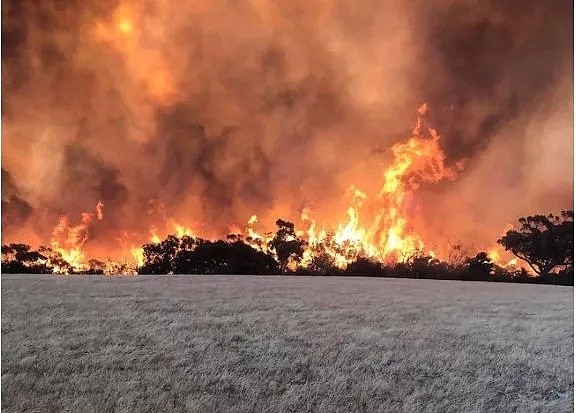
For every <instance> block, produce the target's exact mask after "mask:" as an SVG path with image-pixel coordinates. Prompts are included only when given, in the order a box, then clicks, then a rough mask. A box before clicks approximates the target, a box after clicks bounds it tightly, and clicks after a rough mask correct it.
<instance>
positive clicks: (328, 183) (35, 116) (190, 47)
mask: <svg viewBox="0 0 576 413" xmlns="http://www.w3.org/2000/svg"><path fill="white" fill-rule="evenodd" d="M572 7H573V5H572V3H571V2H570V1H564V0H558V1H553V2H542V1H535V0H534V1H507V2H499V1H488V0H470V1H449V0H434V1H410V2H398V1H381V0H359V1H350V0H347V1H344V0H340V1H337V0H332V1H330V0H324V1H304V0H293V1H283V2H267V1H262V0H252V1H245V2H239V1H218V2H215V1H200V0H195V1H189V2H172V1H167V0H165V1H128V0H126V1H117V0H114V1H113V0H110V1H108V0H106V1H101V0H99V1H95V0H93V1H64V0H61V1H55V0H51V1H50V0H45V1H33V0H7V1H4V2H3V3H2V16H3V19H2V46H3V47H2V74H3V76H2V103H3V105H2V124H3V133H2V148H3V152H2V170H3V173H2V181H3V185H4V186H5V187H9V188H10V190H9V191H8V192H9V194H5V191H3V193H2V203H3V213H2V218H3V219H2V226H3V229H4V236H5V238H10V236H11V231H12V233H14V234H16V233H18V234H19V235H20V234H21V233H22V231H21V230H22V229H23V228H25V229H27V230H28V231H29V232H31V233H32V232H33V233H34V234H36V235H37V236H39V237H40V238H41V239H42V238H45V237H46V236H49V234H50V232H51V230H52V227H53V223H55V222H56V219H57V216H59V215H62V214H68V215H69V216H70V217H71V219H76V218H75V217H78V216H79V214H80V213H81V212H84V211H87V210H92V209H94V206H95V205H96V203H97V202H98V201H102V202H104V211H105V212H104V215H105V218H104V220H103V221H102V223H101V224H99V225H100V226H101V227H100V228H99V230H98V231H96V234H98V236H100V237H104V236H111V235H113V234H117V233H119V232H121V231H128V232H134V233H138V234H144V235H145V234H147V232H148V229H149V227H150V225H157V224H158V222H157V221H158V217H159V216H160V215H162V216H163V217H164V218H165V217H171V218H173V219H174V220H177V221H179V222H183V223H190V225H191V223H194V225H196V226H198V227H200V229H203V230H204V231H213V232H215V233H222V231H226V230H227V229H228V228H229V226H230V225H242V224H244V223H245V222H246V220H247V219H248V217H250V215H252V214H254V213H255V214H258V215H259V217H260V218H261V219H260V221H261V222H269V224H270V225H269V227H271V226H272V225H273V222H274V221H275V219H276V218H278V217H280V216H281V217H284V218H288V219H293V220H296V219H297V217H298V216H299V212H300V210H301V209H302V208H303V207H309V208H311V210H312V211H313V212H314V211H315V212H316V217H317V218H318V219H322V217H324V218H325V219H326V221H327V223H329V224H334V223H336V222H337V221H338V219H340V218H342V215H343V213H344V218H345V206H346V205H347V203H348V202H349V201H350V200H349V199H348V198H346V195H345V193H346V188H347V187H349V186H350V185H355V186H356V187H358V188H361V189H363V190H366V191H367V192H368V193H370V192H372V193H374V191H377V189H378V187H379V185H381V183H382V167H383V166H385V165H386V163H387V162H389V161H390V156H391V155H390V154H389V151H388V148H389V147H390V146H391V145H392V144H394V143H396V142H398V141H400V140H402V139H406V138H408V137H409V136H410V131H411V129H412V127H413V126H414V120H415V114H416V109H417V108H418V107H419V106H420V105H421V104H422V103H424V102H426V103H428V105H429V107H430V121H431V123H432V124H433V126H434V128H435V129H437V130H438V132H439V133H440V134H441V135H442V145H443V148H444V151H445V152H446V155H447V162H448V163H449V164H450V165H453V164H455V163H456V162H458V161H461V160H465V161H466V169H465V170H464V171H463V172H462V174H461V176H460V177H459V178H458V179H457V180H455V181H454V182H451V183H446V184H444V185H439V186H437V187H435V188H422V195H421V198H420V202H421V205H422V207H421V212H422V213H421V215H422V219H421V220H422V221H423V222H424V224H423V225H425V226H427V227H429V228H430V231H429V232H434V233H436V234H440V235H441V236H446V237H462V238H474V237H480V238H482V239H490V237H493V236H494V235H498V233H497V232H498V231H499V230H500V229H501V228H502V227H503V226H504V225H505V224H506V223H507V222H511V221H513V220H515V219H516V218H517V217H518V214H521V213H522V214H523V213H539V212H549V211H548V210H551V211H550V212H552V210H554V211H556V210H559V209H565V208H569V207H571V205H572V199H573V182H572V169H573V159H572V156H571V152H570V155H569V156H567V155H566V153H568V152H569V151H571V150H572V148H573V141H572V139H573V138H572V136H573V127H572V121H573V120H572V105H573V97H572V94H571V91H572V89H573V86H572V85H573V79H572V74H573V43H572V42H573V37H572V33H573V10H572ZM566 91H568V92H566ZM540 129H541V130H540ZM558 154H560V155H558ZM551 159H552V160H553V161H551ZM535 177H545V178H546V179H545V180H543V181H542V182H541V181H540V180H539V179H544V178H538V179H535ZM151 200H153V202H155V205H162V212H161V214H160V212H159V211H158V210H155V211H153V212H151V211H150V201H151ZM511 200H514V201H513V202H512V201H511ZM6 205H9V207H5V206H6ZM494 209H498V211H499V212H498V213H494V212H490V211H494ZM543 209H547V210H546V211H544V210H543ZM14 211H17V212H14ZM448 212H449V214H448ZM447 215H450V216H451V217H455V219H457V220H458V222H453V221H451V220H449V219H448V218H447ZM462 222H465V224H462ZM16 228H17V229H18V232H16ZM459 228H464V229H465V231H464V233H462V234H458V231H457V230H458V229H459ZM93 238H94V237H93ZM95 242H97V240H95Z"/></svg>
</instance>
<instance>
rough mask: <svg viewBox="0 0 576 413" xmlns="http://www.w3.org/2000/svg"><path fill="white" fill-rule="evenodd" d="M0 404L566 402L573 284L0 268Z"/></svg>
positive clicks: (492, 405)
mask: <svg viewBox="0 0 576 413" xmlns="http://www.w3.org/2000/svg"><path fill="white" fill-rule="evenodd" d="M1 283H2V360H1V362H2V363H1V365H2V393H1V400H2V411H3V412H64V411H70V412H138V413H142V412H326V413H335V412H513V411H517V412H572V411H573V404H574V396H573V374H574V369H573V366H574V352H573V349H574V347H573V343H574V330H573V325H574V320H573V292H574V290H573V288H571V287H559V286H546V285H518V284H499V283H480V282H452V281H439V280H401V279H378V278H344V277H338V278H336V277H279V276H277V277H256V276H254V277H253V276H230V277H228V276H226V277H224V276H178V277H176V276H140V277H125V278H121V277H95V276H83V277H82V276H75V277H72V276H69V277H64V276H7V275H4V276H2V281H1Z"/></svg>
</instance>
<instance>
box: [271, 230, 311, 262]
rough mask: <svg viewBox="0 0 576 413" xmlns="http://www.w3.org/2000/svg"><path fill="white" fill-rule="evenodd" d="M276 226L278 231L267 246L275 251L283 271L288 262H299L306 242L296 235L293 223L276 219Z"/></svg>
mask: <svg viewBox="0 0 576 413" xmlns="http://www.w3.org/2000/svg"><path fill="white" fill-rule="evenodd" d="M276 226H277V227H278V231H276V235H275V236H274V238H273V239H272V241H270V243H269V247H270V248H271V249H273V250H274V251H275V252H276V255H277V256H278V261H279V262H280V269H281V271H282V272H285V271H286V268H287V267H288V264H289V263H290V262H296V263H299V262H300V261H301V260H302V256H303V255H304V246H305V245H306V242H305V241H303V240H301V239H300V238H298V237H297V236H296V231H295V230H294V224H293V223H291V222H288V221H284V220H282V219H278V220H277V221H276Z"/></svg>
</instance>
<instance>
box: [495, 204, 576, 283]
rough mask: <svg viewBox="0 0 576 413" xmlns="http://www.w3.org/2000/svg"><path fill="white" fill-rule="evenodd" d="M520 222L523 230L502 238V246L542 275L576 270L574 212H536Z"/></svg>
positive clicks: (500, 240)
mask: <svg viewBox="0 0 576 413" xmlns="http://www.w3.org/2000/svg"><path fill="white" fill-rule="evenodd" d="M519 222H520V228H519V229H517V230H510V231H508V232H507V233H506V235H504V236H503V237H502V238H500V239H499V240H498V243H499V244H500V245H502V246H503V247H504V248H505V249H506V250H508V251H510V252H512V254H514V255H515V256H517V257H518V258H520V259H522V260H524V261H526V262H527V263H528V265H530V267H531V268H532V269H533V270H534V271H536V273H538V274H539V275H542V276H546V275H548V274H550V273H551V272H552V271H554V270H559V271H561V272H564V273H571V274H573V273H574V211H562V214H561V216H554V215H551V214H550V215H548V216H545V215H534V216H529V217H526V218H520V220H519Z"/></svg>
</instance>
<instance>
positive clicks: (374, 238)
mask: <svg viewBox="0 0 576 413" xmlns="http://www.w3.org/2000/svg"><path fill="white" fill-rule="evenodd" d="M427 110H428V108H427V105H426V104H424V105H422V106H421V107H420V108H419V109H418V112H417V124H416V127H415V128H414V130H413V136H412V137H410V138H409V139H408V140H407V141H405V142H399V143H396V144H395V145H393V146H392V148H391V152H392V154H393V162H392V164H391V165H389V166H388V167H386V168H384V170H383V171H382V178H383V183H382V186H381V189H380V191H379V192H378V193H377V194H374V195H373V199H375V202H376V203H377V204H378V206H379V209H378V210H377V213H376V214H375V215H374V216H372V217H369V218H370V219H368V220H366V222H367V225H363V222H364V220H363V219H362V218H363V216H362V206H363V204H364V203H365V202H367V201H368V200H369V199H370V198H369V196H368V195H367V194H366V193H364V192H362V191H361V190H360V189H358V188H357V187H356V186H354V185H352V186H350V187H349V191H348V196H349V197H350V205H349V207H348V209H347V210H346V215H347V216H348V220H347V221H344V222H342V223H341V224H338V226H337V227H336V228H335V229H333V230H330V229H328V228H326V227H325V226H322V227H319V226H318V222H317V220H316V219H314V218H313V217H312V211H310V210H309V209H308V208H305V209H304V210H303V211H302V213H301V216H300V219H301V222H300V224H301V226H302V228H303V229H299V230H298V231H297V235H298V236H299V237H301V238H302V239H303V240H305V241H306V244H307V247H306V250H305V252H304V257H303V261H302V263H301V264H302V265H306V264H309V263H310V262H311V260H312V259H313V258H314V257H315V256H317V255H319V254H327V255H329V256H330V257H331V258H332V259H333V260H334V263H335V264H336V266H338V267H340V268H345V267H346V266H347V265H348V264H349V263H351V262H352V261H354V260H355V259H357V258H358V257H365V258H370V259H372V260H375V261H379V262H382V263H385V264H394V263H398V262H404V261H405V260H407V259H408V258H410V257H413V256H415V255H417V254H426V255H427V256H431V257H437V254H436V252H434V251H432V250H427V249H426V247H425V243H424V240H423V239H422V237H421V236H420V235H419V234H418V233H417V232H416V231H414V229H413V228H412V226H411V218H412V217H411V216H410V212H409V206H410V202H411V200H412V199H413V196H414V194H415V193H416V191H417V190H418V189H419V188H420V187H421V186H422V185H424V184H434V183H437V182H440V181H441V180H450V179H455V178H456V176H457V173H458V171H457V170H454V169H452V168H449V167H447V166H446V165H445V156H444V153H443V152H442V148H441V137H440V135H439V134H438V133H437V132H436V131H435V130H434V129H432V128H431V127H430V126H429V125H428V123H427V122H426V115H427ZM459 168H461V167H459ZM151 204H153V202H151ZM103 207H104V205H103V204H102V203H101V202H99V203H98V204H97V206H96V212H95V213H83V214H82V216H81V222H80V223H79V224H77V225H75V226H71V225H70V223H69V221H68V218H67V217H65V216H63V217H61V218H60V220H59V222H58V224H57V225H56V227H55V228H54V231H53V238H52V241H51V245H52V247H53V249H54V251H56V252H58V253H60V254H61V255H62V257H63V258H64V260H66V261H67V262H68V263H69V264H70V265H71V266H72V267H73V269H74V270H76V271H82V270H84V269H86V268H88V266H87V263H86V258H85V254H84V252H83V246H84V244H85V243H86V242H87V241H88V239H89V227H90V225H91V224H92V222H93V219H94V218H97V220H102V219H103V215H104V214H103ZM166 221H167V222H168V223H170V226H171V227H172V231H171V234H173V235H175V236H176V237H178V238H182V237H185V236H188V237H192V238H194V237H195V236H196V232H195V231H194V230H193V229H191V228H188V227H186V226H184V225H181V224H179V223H177V222H175V221H174V220H173V219H170V218H167V219H166ZM257 223H258V216H257V215H255V214H254V215H252V216H251V217H250V218H249V219H248V221H247V223H246V227H245V230H244V231H241V230H238V228H237V227H231V228H232V231H231V232H236V233H240V234H238V235H240V236H241V237H242V238H243V239H244V240H245V242H246V243H247V244H249V245H250V246H252V247H253V248H255V249H258V250H261V251H264V252H270V251H269V243H270V241H271V240H272V234H271V233H259V232H257V231H256V230H255V229H254V225H255V224H257ZM242 232H243V233H242ZM149 234H150V236H149V242H151V243H160V242H161V241H162V238H161V236H160V235H159V234H158V229H157V228H156V227H151V228H150V230H149ZM271 252H273V251H271ZM129 255H131V256H132V258H133V260H134V262H133V266H134V267H139V266H142V265H143V264H144V251H143V249H142V248H140V247H136V246H134V244H132V246H131V248H130V251H129ZM489 256H490V258H491V259H492V260H493V261H494V262H495V263H502V260H501V258H500V254H499V252H498V251H497V250H496V249H492V250H490V252H489ZM506 265H507V266H509V265H516V260H512V261H510V262H508V263H507V264H506Z"/></svg>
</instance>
